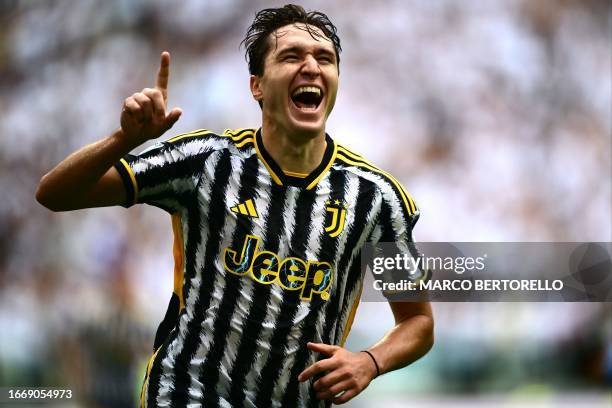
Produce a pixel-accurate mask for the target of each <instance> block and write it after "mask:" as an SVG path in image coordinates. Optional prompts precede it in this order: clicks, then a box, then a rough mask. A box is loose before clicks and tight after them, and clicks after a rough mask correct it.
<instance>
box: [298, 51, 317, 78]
mask: <svg viewBox="0 0 612 408" xmlns="http://www.w3.org/2000/svg"><path fill="white" fill-rule="evenodd" d="M302 73H303V74H304V75H308V76H317V75H319V74H320V73H321V69H320V67H319V63H318V62H317V59H316V58H315V57H314V56H312V55H310V54H308V55H307V56H306V58H305V59H304V64H303V65H302Z"/></svg>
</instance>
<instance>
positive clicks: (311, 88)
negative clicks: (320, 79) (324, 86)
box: [293, 86, 321, 96]
mask: <svg viewBox="0 0 612 408" xmlns="http://www.w3.org/2000/svg"><path fill="white" fill-rule="evenodd" d="M304 92H312V93H315V94H317V96H321V90H320V89H319V88H317V87H314V86H300V87H299V88H298V89H296V90H295V92H293V96H298V95H299V94H302V93H304Z"/></svg>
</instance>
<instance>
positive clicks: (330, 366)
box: [298, 343, 376, 404]
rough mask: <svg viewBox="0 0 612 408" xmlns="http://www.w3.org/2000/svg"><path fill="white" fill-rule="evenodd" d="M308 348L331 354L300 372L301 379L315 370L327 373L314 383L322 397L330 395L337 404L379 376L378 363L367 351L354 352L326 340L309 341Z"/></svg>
mask: <svg viewBox="0 0 612 408" xmlns="http://www.w3.org/2000/svg"><path fill="white" fill-rule="evenodd" d="M308 348H309V349H310V350H313V351H316V352H318V353H321V354H325V355H326V356H328V357H329V358H326V359H323V360H319V361H317V362H316V363H314V364H313V365H311V366H310V367H308V368H306V369H305V370H304V371H302V373H301V374H300V375H299V376H298V380H299V381H302V382H303V381H306V380H308V379H309V378H310V377H312V376H314V375H316V374H319V373H325V375H324V376H323V377H321V378H319V379H318V380H317V381H315V383H314V384H313V387H314V389H315V391H316V392H317V398H319V399H331V401H332V402H333V403H334V404H343V403H345V402H347V401H349V400H350V399H351V398H353V397H354V396H356V395H357V394H359V393H360V392H361V391H363V390H364V389H365V388H366V387H367V386H368V385H369V384H370V381H372V379H374V377H375V376H376V367H375V366H374V363H373V361H372V359H371V358H370V356H368V355H367V354H366V353H361V352H359V353H353V352H350V351H348V350H346V349H344V348H342V347H339V346H330V345H329V344H323V343H308ZM340 393H342V394H341V395H338V394H340Z"/></svg>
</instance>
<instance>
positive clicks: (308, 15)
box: [240, 4, 342, 76]
mask: <svg viewBox="0 0 612 408" xmlns="http://www.w3.org/2000/svg"><path fill="white" fill-rule="evenodd" d="M294 23H303V24H306V28H305V30H307V31H308V33H309V34H310V35H311V36H312V38H314V39H319V38H321V37H322V36H321V33H319V32H318V31H315V30H312V27H317V28H318V29H320V30H321V31H322V32H323V34H324V35H325V36H326V37H327V38H329V40H331V42H332V43H333V44H334V49H335V51H336V61H337V64H338V66H339V65H340V51H342V47H340V38H339V37H338V35H337V34H336V26H335V25H334V24H333V23H332V22H331V21H330V20H329V18H328V17H327V16H326V15H325V14H323V13H321V12H319V11H310V12H307V11H306V10H304V7H302V6H298V5H295V4H287V5H285V6H283V7H280V8H267V9H264V10H261V11H259V12H258V13H257V14H256V15H255V20H253V24H251V26H250V27H249V29H248V31H247V33H246V36H245V37H244V40H242V42H241V43H240V44H241V45H244V47H245V48H246V55H245V57H246V60H247V63H248V64H249V72H250V73H251V75H258V76H261V75H263V73H264V60H265V58H266V54H267V53H268V51H269V50H270V42H269V41H268V36H269V35H270V34H271V33H273V32H274V31H275V30H277V29H279V28H281V27H284V26H286V25H289V24H294Z"/></svg>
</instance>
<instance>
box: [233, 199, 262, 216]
mask: <svg viewBox="0 0 612 408" xmlns="http://www.w3.org/2000/svg"><path fill="white" fill-rule="evenodd" d="M230 210H232V212H235V213H236V214H242V215H248V216H249V217H255V218H257V217H259V215H257V210H256V209H255V205H254V204H253V199H251V198H249V199H248V200H246V201H245V202H244V203H240V204H238V205H235V206H233V207H232V208H230Z"/></svg>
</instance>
